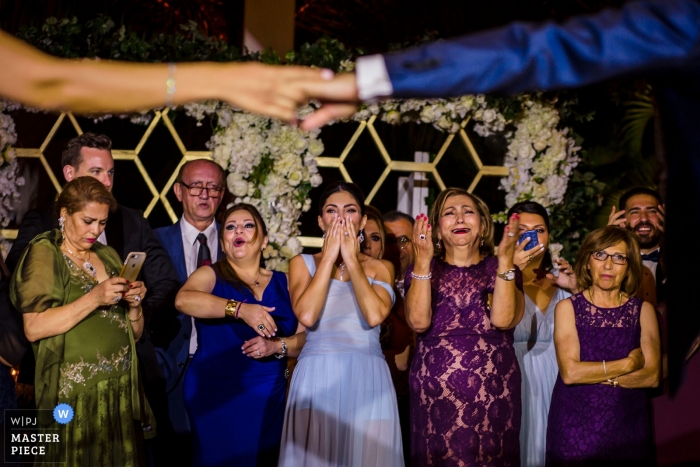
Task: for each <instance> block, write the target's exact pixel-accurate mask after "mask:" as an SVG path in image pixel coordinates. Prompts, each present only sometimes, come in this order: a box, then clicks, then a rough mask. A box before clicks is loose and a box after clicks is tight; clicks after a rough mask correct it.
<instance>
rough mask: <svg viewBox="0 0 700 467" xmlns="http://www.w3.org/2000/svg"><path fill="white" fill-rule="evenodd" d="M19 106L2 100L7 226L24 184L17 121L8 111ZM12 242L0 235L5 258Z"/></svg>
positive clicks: (1, 184) (0, 149) (0, 141)
mask: <svg viewBox="0 0 700 467" xmlns="http://www.w3.org/2000/svg"><path fill="white" fill-rule="evenodd" d="M17 108H19V105H18V104H14V103H10V102H7V101H4V100H0V225H1V226H2V227H7V225H8V224H9V223H10V211H12V201H14V200H16V199H17V198H19V191H18V190H17V187H20V186H23V185H24V178H23V177H18V176H17V168H18V164H17V159H16V157H17V156H16V154H15V149H14V148H13V147H12V146H13V145H14V144H15V143H16V142H17V132H16V131H15V121H14V120H13V119H12V117H11V116H10V115H9V114H7V113H6V112H9V111H12V110H15V109H17ZM10 246H11V243H10V242H8V241H7V240H6V239H4V238H3V237H2V236H0V253H2V256H3V258H4V257H6V256H7V253H8V252H9V251H10Z"/></svg>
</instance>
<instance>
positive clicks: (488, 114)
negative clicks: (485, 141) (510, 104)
mask: <svg viewBox="0 0 700 467" xmlns="http://www.w3.org/2000/svg"><path fill="white" fill-rule="evenodd" d="M483 118H484V121H485V122H492V121H494V120H495V119H496V111H495V110H493V109H487V110H485V111H484V116H483Z"/></svg>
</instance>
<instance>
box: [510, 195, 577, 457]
mask: <svg viewBox="0 0 700 467" xmlns="http://www.w3.org/2000/svg"><path fill="white" fill-rule="evenodd" d="M514 213H517V214H519V215H520V224H519V229H520V232H519V235H521V234H523V233H524V232H526V231H535V232H536V235H537V238H536V239H535V237H532V238H531V239H524V240H523V241H522V242H520V243H519V245H518V246H517V247H516V250H515V255H514V262H515V264H516V266H518V267H519V268H520V270H521V271H522V273H523V291H524V292H525V312H524V314H523V319H522V320H521V321H520V323H519V324H518V325H517V326H516V328H515V333H514V335H513V337H514V342H513V346H514V348H515V355H516V357H517V358H518V364H519V365H520V372H521V374H522V380H521V381H522V383H521V384H522V386H521V397H522V418H521V424H520V465H521V467H540V466H544V465H545V441H546V437H547V415H548V414H549V404H550V401H551V399H552V389H554V383H555V381H556V380H557V374H559V367H558V366H557V356H556V353H555V351H554V341H553V336H554V307H555V306H556V305H557V303H558V302H559V301H560V300H563V299H565V298H567V297H569V296H571V293H570V292H569V291H568V290H567V289H564V288H561V287H560V286H558V285H557V283H556V282H555V281H559V283H560V284H562V285H563V286H567V287H576V281H575V279H574V278H573V271H572V269H571V266H570V265H569V263H568V262H567V261H566V260H563V259H561V260H557V263H558V265H557V266H554V264H553V261H552V256H551V254H550V252H549V215H548V214H547V210H546V209H545V208H544V207H543V206H542V205H541V204H539V203H535V202H534V201H523V202H520V203H516V204H514V205H513V207H511V208H510V210H509V211H508V218H510V216H512V215H513V214H514ZM533 243H534V244H535V245H534V246H532V244H533ZM526 248H527V249H526ZM557 267H558V268H559V269H558V270H557ZM552 272H557V277H555V276H554V275H553V274H552Z"/></svg>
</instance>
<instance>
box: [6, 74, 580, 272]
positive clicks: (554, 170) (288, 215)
mask: <svg viewBox="0 0 700 467" xmlns="http://www.w3.org/2000/svg"><path fill="white" fill-rule="evenodd" d="M348 67H349V65H348ZM488 102H489V101H488V100H487V99H486V97H485V96H484V95H476V96H462V97H457V98H451V99H393V100H387V101H383V102H380V103H376V104H371V105H366V106H362V107H361V109H360V110H359V111H358V112H357V113H356V114H355V115H353V116H352V117H351V118H350V119H349V120H352V121H362V120H366V119H368V118H369V117H371V116H372V115H376V116H377V118H378V119H379V120H380V121H384V122H387V123H389V124H393V125H396V124H401V123H403V122H409V121H413V122H419V123H426V124H432V125H433V126H434V127H435V128H436V129H438V130H440V131H444V132H447V133H453V134H454V133H457V132H458V131H459V130H460V124H461V122H463V121H464V119H465V118H467V117H469V118H471V119H472V120H473V121H474V122H475V125H474V130H475V131H476V133H477V134H479V135H480V136H482V137H486V136H489V135H492V134H502V135H503V136H505V138H506V139H507V141H508V152H507V154H506V160H505V165H506V166H507V167H508V168H509V169H510V175H509V176H508V177H507V178H505V179H503V180H502V182H501V189H503V190H505V191H506V205H507V206H508V207H510V206H512V205H513V204H514V203H515V202H517V201H521V200H524V199H532V200H534V201H537V202H539V203H541V204H542V205H543V206H545V207H546V208H549V207H550V206H552V205H555V204H559V203H561V202H562V200H563V196H564V193H565V192H566V187H567V184H568V180H569V178H570V176H571V171H572V169H573V168H574V167H576V165H577V164H578V162H579V158H578V156H577V151H578V150H579V148H578V147H576V146H575V144H574V141H573V139H572V138H570V137H569V136H567V135H568V129H566V128H564V129H559V128H558V126H559V122H560V118H559V113H558V111H557V109H556V108H555V107H554V105H553V103H552V102H546V101H538V100H535V99H534V98H531V97H529V96H524V97H523V98H522V110H523V112H522V117H521V118H518V119H516V120H515V121H509V120H508V119H506V117H504V115H503V113H502V112H501V111H500V110H499V109H498V108H495V107H491V106H490V105H489V103H488ZM0 105H1V107H0V144H1V145H2V146H0V147H1V148H2V154H3V158H2V160H0V197H1V198H0V199H1V201H0V222H1V223H2V225H3V226H6V225H7V224H8V223H9V219H10V216H9V210H10V209H11V200H12V199H14V198H15V197H16V196H17V188H16V187H17V186H19V185H22V184H23V183H24V180H23V179H22V178H21V177H16V167H17V166H16V162H15V161H14V150H13V149H12V145H13V144H14V143H15V140H16V134H15V132H14V122H13V120H12V117H11V116H10V115H9V114H7V113H6V112H7V111H10V110H14V109H16V108H19V106H18V105H14V106H12V105H9V104H7V103H3V104H0ZM184 108H185V112H186V113H187V115H189V116H191V117H194V118H195V119H196V120H197V121H198V124H201V121H202V120H203V119H204V118H205V117H208V116H215V117H216V128H215V130H214V132H213V135H212V137H211V139H210V140H209V142H208V143H207V147H208V148H209V149H210V150H211V151H212V157H213V159H214V160H215V161H216V162H217V163H218V164H220V165H221V166H222V167H223V168H224V169H225V170H226V171H227V172H228V173H229V174H228V176H227V180H226V182H227V188H228V190H229V191H230V192H231V193H232V194H233V195H234V196H235V202H246V203H250V204H253V205H254V206H255V207H257V208H258V210H259V211H260V213H261V215H262V216H263V219H264V220H265V223H266V225H267V228H268V235H269V244H268V246H267V248H266V249H265V250H264V251H263V257H264V259H265V265H266V267H268V268H270V269H276V270H280V271H287V270H288V267H289V260H290V259H291V258H292V257H294V256H295V255H297V254H299V253H301V251H302V246H301V243H300V241H299V239H298V238H297V237H298V236H299V235H300V233H301V232H300V230H299V217H300V216H301V213H302V212H305V211H308V210H309V209H310V207H311V200H310V199H309V198H308V193H309V191H310V190H311V188H313V187H317V186H319V185H320V184H321V183H322V182H323V179H322V178H321V175H320V174H319V173H318V167H317V165H316V158H317V157H319V156H320V155H321V154H322V153H323V150H324V146H323V142H322V141H321V140H320V139H319V134H320V131H313V132H309V133H307V132H302V131H301V130H299V129H298V128H295V127H292V126H290V125H286V124H284V123H282V122H280V121H277V120H273V119H270V118H267V117H261V116H257V115H253V114H249V113H246V112H242V111H240V110H238V109H234V108H232V107H230V106H229V105H228V104H225V103H222V102H211V101H210V102H201V103H193V104H188V105H185V106H184ZM313 110H314V105H313V104H312V105H308V106H306V107H304V108H302V109H300V110H299V116H300V117H303V116H305V115H307V114H308V113H310V112H313ZM120 117H124V116H120ZM130 118H132V121H133V122H134V123H135V124H139V123H141V124H143V123H146V122H148V121H150V118H151V117H150V114H145V113H144V114H141V115H138V116H136V117H134V116H130ZM508 125H514V126H515V128H516V129H515V131H514V132H512V131H507V126H508ZM494 217H495V218H496V219H498V220H502V219H500V218H501V217H504V213H500V214H498V215H495V216H494ZM5 244H7V242H5ZM557 248H558V246H557V244H553V245H552V251H553V253H556V251H557ZM559 250H561V248H559Z"/></svg>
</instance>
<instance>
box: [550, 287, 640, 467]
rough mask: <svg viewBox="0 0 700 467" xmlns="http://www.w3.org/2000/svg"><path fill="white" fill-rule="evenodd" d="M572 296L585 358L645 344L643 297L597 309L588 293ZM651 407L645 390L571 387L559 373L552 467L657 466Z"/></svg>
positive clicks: (621, 354) (607, 356)
mask: <svg viewBox="0 0 700 467" xmlns="http://www.w3.org/2000/svg"><path fill="white" fill-rule="evenodd" d="M570 300H571V302H572V304H573V307H574V315H575V317H576V331H577V332H578V339H579V342H580V344H581V357H580V358H581V361H582V362H602V361H603V360H608V361H611V360H619V359H621V358H625V357H627V355H628V354H629V353H630V352H631V351H632V350H634V349H636V348H637V347H639V339H640V334H641V327H640V324H639V315H640V312H641V309H642V303H643V301H642V300H641V299H639V298H637V297H632V298H630V299H629V300H628V301H627V303H625V304H624V305H622V306H620V307H616V308H598V307H595V306H593V305H592V304H591V303H590V302H589V301H588V300H586V299H585V298H584V297H583V294H582V293H578V294H576V295H573V296H572V297H571V298H570ZM648 405H649V400H648V398H647V394H646V392H645V390H644V389H625V388H621V387H613V386H607V385H604V384H581V385H570V386H567V385H566V384H564V382H563V381H562V379H561V376H558V377H557V382H556V383H555V385H554V391H553V393H552V403H551V406H550V408H549V423H548V426H547V466H548V467H549V466H580V465H595V466H601V465H611V466H613V465H614V466H624V465H634V466H639V465H648V464H649V463H652V465H653V459H654V454H653V447H654V441H653V438H652V433H651V423H650V422H651V420H650V417H649V408H648Z"/></svg>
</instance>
